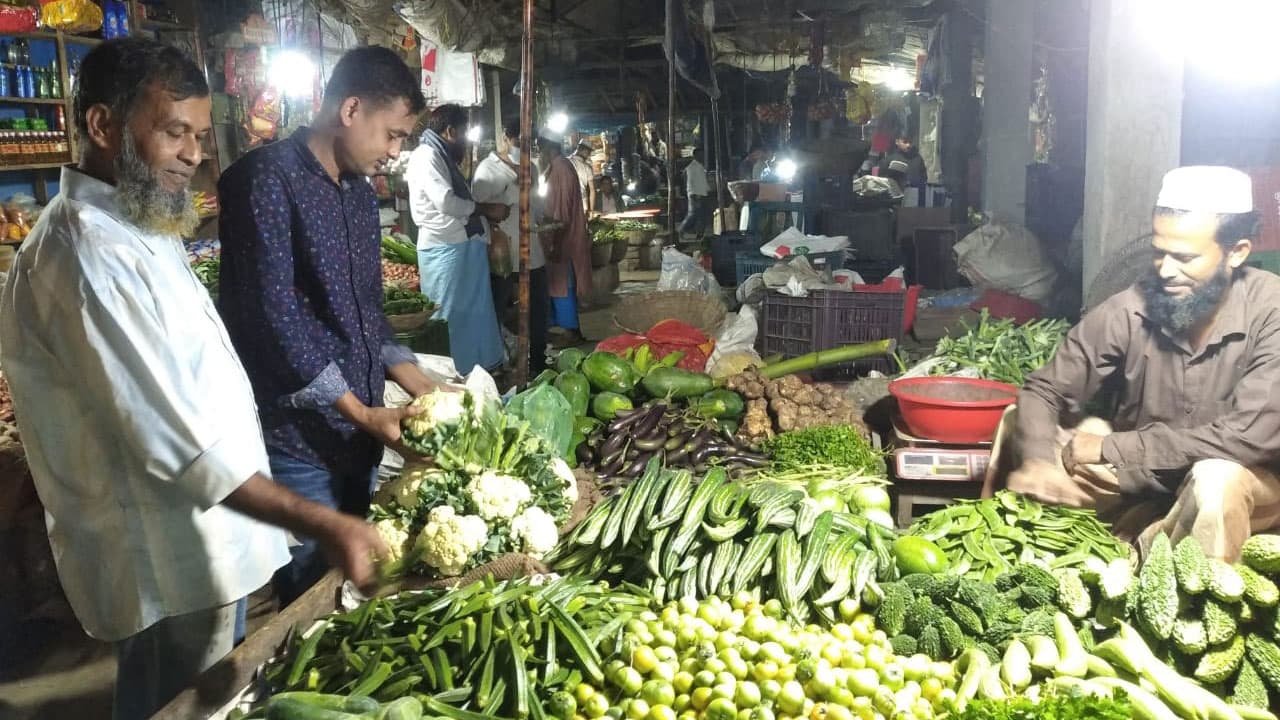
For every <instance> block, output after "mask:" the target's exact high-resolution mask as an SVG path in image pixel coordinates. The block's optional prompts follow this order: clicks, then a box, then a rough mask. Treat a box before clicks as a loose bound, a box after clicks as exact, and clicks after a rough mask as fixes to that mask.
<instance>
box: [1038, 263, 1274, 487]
mask: <svg viewBox="0 0 1280 720" xmlns="http://www.w3.org/2000/svg"><path fill="white" fill-rule="evenodd" d="M1104 382H1106V383H1107V387H1108V388H1111V387H1115V388H1116V390H1117V392H1118V395H1119V397H1118V399H1119V404H1118V410H1117V412H1116V415H1115V417H1114V418H1112V425H1113V427H1114V428H1115V430H1116V432H1115V433H1114V434H1113V435H1110V436H1108V437H1107V438H1106V440H1105V441H1104V442H1103V445H1102V454H1103V459H1104V460H1105V461H1106V462H1108V463H1110V464H1112V465H1114V466H1115V467H1116V469H1117V474H1118V475H1119V476H1120V484H1121V491H1122V492H1125V493H1136V492H1140V491H1142V490H1144V489H1156V488H1157V487H1158V486H1157V484H1156V483H1159V481H1160V479H1162V477H1163V478H1164V479H1166V481H1167V480H1168V479H1171V478H1172V477H1174V476H1177V477H1178V479H1180V476H1181V474H1182V472H1184V471H1185V470H1186V469H1188V468H1190V467H1191V465H1193V464H1194V463H1196V462H1197V461H1200V460H1207V459H1223V460H1231V461H1234V462H1237V463H1239V464H1241V465H1244V466H1246V467H1259V466H1267V467H1280V277H1277V276H1276V275H1273V274H1271V273H1269V272H1264V271H1261V270H1255V269H1252V268H1245V269H1243V270H1242V271H1241V272H1240V273H1239V274H1238V276H1237V277H1236V279H1235V280H1234V281H1233V282H1232V284H1231V285H1230V287H1229V288H1228V290H1227V295H1226V298H1225V300H1224V303H1223V306H1222V309H1221V311H1220V313H1219V315H1218V318H1217V321H1216V323H1215V324H1214V327H1213V331H1212V332H1211V333H1210V334H1209V336H1208V340H1207V342H1206V343H1205V346H1204V348H1203V349H1201V350H1199V351H1198V352H1197V351H1195V350H1192V349H1191V348H1190V347H1188V345H1187V343H1186V342H1185V341H1183V340H1180V339H1177V338H1172V337H1170V336H1169V335H1168V334H1167V333H1166V332H1165V331H1164V330H1163V329H1161V328H1159V327H1158V326H1157V325H1156V324H1155V323H1153V322H1152V321H1151V320H1150V319H1149V318H1148V317H1147V316H1146V310H1145V304H1144V302H1143V300H1142V295H1141V293H1140V291H1139V290H1138V289H1137V288H1132V287H1131V288H1129V289H1128V290H1125V291H1124V292H1121V293H1120V294H1118V295H1116V296H1114V297H1112V298H1111V299H1109V300H1107V301H1106V302H1104V303H1103V304H1102V305H1099V306H1098V307H1097V308H1095V309H1094V310H1093V311H1092V312H1090V313H1089V314H1088V315H1086V316H1085V317H1084V319H1083V320H1081V321H1080V324H1079V325H1077V326H1076V327H1074V328H1072V329H1071V332H1070V333H1068V335H1067V339H1066V341H1065V342H1064V343H1063V345H1062V347H1061V348H1059V350H1058V353H1057V355H1056V356H1055V357H1054V359H1053V361H1052V362H1050V363H1049V364H1048V365H1047V366H1045V367H1044V368H1043V369H1041V370H1040V371H1038V372H1036V373H1034V374H1032V375H1031V377H1030V378H1029V379H1028V380H1027V384H1026V386H1025V387H1024V388H1023V390H1022V392H1021V394H1020V395H1019V396H1018V433H1019V436H1020V438H1021V441H1022V442H1021V443H1020V445H1021V447H1022V452H1023V455H1024V456H1025V457H1026V458H1028V459H1040V460H1048V461H1053V460H1054V459H1055V446H1054V437H1055V435H1056V433H1057V428H1058V426H1059V423H1060V421H1061V419H1062V418H1064V417H1067V416H1072V415H1075V416H1079V414H1080V413H1081V410H1082V406H1083V405H1084V404H1085V403H1087V402H1088V401H1089V400H1090V399H1091V398H1093V396H1094V395H1095V394H1096V393H1097V392H1098V390H1099V389H1100V388H1101V387H1103V383H1104ZM1113 383H1114V385H1113Z"/></svg>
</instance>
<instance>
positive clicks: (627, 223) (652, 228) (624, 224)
mask: <svg viewBox="0 0 1280 720" xmlns="http://www.w3.org/2000/svg"><path fill="white" fill-rule="evenodd" d="M614 227H615V228H616V229H617V230H618V231H619V232H624V233H626V232H657V231H658V230H660V229H661V228H659V227H658V226H657V225H655V224H654V223H651V222H639V221H636V220H619V221H618V222H617V223H615V224H614Z"/></svg>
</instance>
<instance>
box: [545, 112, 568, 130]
mask: <svg viewBox="0 0 1280 720" xmlns="http://www.w3.org/2000/svg"><path fill="white" fill-rule="evenodd" d="M547 129H548V130H550V131H551V132H555V133H562V132H564V131H565V130H568V129H569V116H568V115H566V114H564V113H562V112H555V113H552V114H551V117H549V118H547Z"/></svg>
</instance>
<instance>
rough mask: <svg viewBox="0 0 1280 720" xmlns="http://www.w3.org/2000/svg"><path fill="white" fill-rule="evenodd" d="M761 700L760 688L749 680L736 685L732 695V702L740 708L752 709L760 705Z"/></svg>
mask: <svg viewBox="0 0 1280 720" xmlns="http://www.w3.org/2000/svg"><path fill="white" fill-rule="evenodd" d="M761 699H762V696H761V693H760V686H759V685H756V684H755V683H753V682H751V681H750V680H747V681H745V682H740V683H738V688H737V690H736V691H735V692H734V693H733V702H734V704H736V705H737V706H738V707H740V708H753V707H755V706H757V705H759V704H760V700H761Z"/></svg>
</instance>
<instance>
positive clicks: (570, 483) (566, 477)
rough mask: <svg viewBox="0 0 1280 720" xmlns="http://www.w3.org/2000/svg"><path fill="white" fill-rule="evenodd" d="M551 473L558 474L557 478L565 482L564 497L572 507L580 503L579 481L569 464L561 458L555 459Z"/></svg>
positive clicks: (552, 462)
mask: <svg viewBox="0 0 1280 720" xmlns="http://www.w3.org/2000/svg"><path fill="white" fill-rule="evenodd" d="M551 471H552V472H554V473H555V474H556V477H558V478H560V479H561V480H563V481H564V482H565V488H564V497H565V499H566V500H568V501H569V505H570V506H572V505H573V504H574V503H576V502H578V479H577V478H576V477H574V475H573V470H572V469H571V468H570V467H569V463H567V462H565V461H564V460H561V459H560V458H553V459H552V460H551Z"/></svg>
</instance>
